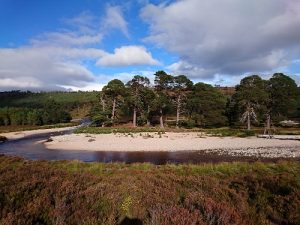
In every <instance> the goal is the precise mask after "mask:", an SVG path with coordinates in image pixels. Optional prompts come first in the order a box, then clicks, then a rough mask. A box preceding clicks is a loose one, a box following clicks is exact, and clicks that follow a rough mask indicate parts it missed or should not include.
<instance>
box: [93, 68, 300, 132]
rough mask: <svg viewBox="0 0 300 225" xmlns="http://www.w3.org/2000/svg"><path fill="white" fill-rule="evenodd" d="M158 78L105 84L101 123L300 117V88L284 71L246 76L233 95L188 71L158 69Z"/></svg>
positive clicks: (236, 122) (206, 123)
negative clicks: (195, 79)
mask: <svg viewBox="0 0 300 225" xmlns="http://www.w3.org/2000/svg"><path fill="white" fill-rule="evenodd" d="M154 75H155V80H154V84H151V83H150V81H149V79H148V78H147V77H143V76H140V75H136V76H134V77H133V78H132V80H130V81H129V82H127V83H126V84H124V83H123V82H122V81H120V80H118V79H114V80H112V81H110V82H108V84H107V85H106V86H104V87H103V89H102V91H101V92H100V94H99V101H98V103H97V104H96V105H94V107H93V108H92V110H91V116H92V120H93V122H94V125H96V126H111V125H114V124H117V123H126V122H128V121H132V123H133V126H134V127H136V126H142V125H145V124H148V125H150V124H152V125H153V124H160V126H161V127H162V128H163V127H164V126H165V124H168V125H170V126H176V127H180V126H183V127H195V126H197V127H220V126H225V125H230V126H243V125H247V127H248V129H250V128H251V125H252V124H255V125H256V126H264V125H265V126H266V127H267V129H270V128H271V125H272V123H278V122H279V121H281V120H283V119H287V118H290V117H299V115H300V114H299V106H300V89H299V87H297V84H296V83H295V81H294V80H293V79H292V78H290V77H289V76H287V75H284V74H282V73H275V74H274V75H273V76H272V77H271V78H270V79H269V80H263V79H262V78H261V77H260V76H258V75H252V76H248V77H245V78H244V79H242V80H241V82H240V84H239V85H237V86H236V91H235V93H234V94H233V96H225V95H224V94H222V92H221V91H220V90H219V89H218V88H216V87H213V86H211V85H209V84H205V83H196V84H194V83H193V82H192V81H191V80H189V79H188V78H187V77H186V76H185V75H179V76H172V75H169V74H167V73H165V72H164V71H158V72H156V73H155V74H154Z"/></svg>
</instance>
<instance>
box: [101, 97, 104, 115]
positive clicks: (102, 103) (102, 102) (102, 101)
mask: <svg viewBox="0 0 300 225" xmlns="http://www.w3.org/2000/svg"><path fill="white" fill-rule="evenodd" d="M100 101H101V105H102V111H103V112H104V111H105V102H104V99H103V97H102V96H101V99H100Z"/></svg>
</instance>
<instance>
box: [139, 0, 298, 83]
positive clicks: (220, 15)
mask: <svg viewBox="0 0 300 225" xmlns="http://www.w3.org/2000/svg"><path fill="white" fill-rule="evenodd" d="M299 12H300V1H299V0H253V1H244V0H222V1H220V0H185V1H180V0H178V1H175V2H172V3H170V4H161V5H153V4H148V5H147V6H146V7H144V8H143V9H142V11H141V16H142V18H143V19H144V20H145V21H147V22H148V23H149V25H150V35H149V36H148V37H147V38H146V39H145V40H146V41H148V42H152V43H155V44H157V45H158V46H160V47H164V48H166V49H167V50H169V51H171V52H174V53H176V54H178V55H179V57H180V61H179V62H177V63H175V64H173V65H171V66H170V67H169V69H173V72H175V73H180V72H185V73H186V74H187V75H189V73H191V74H192V75H193V77H204V78H213V77H214V76H215V74H232V75H239V74H244V73H247V72H266V71H271V70H273V69H276V68H279V67H283V66H286V65H287V64H288V62H289V61H291V60H294V59H296V57H297V56H299V55H298V54H299V51H300V42H299V40H300V29H297V28H298V27H300V13H299Z"/></svg>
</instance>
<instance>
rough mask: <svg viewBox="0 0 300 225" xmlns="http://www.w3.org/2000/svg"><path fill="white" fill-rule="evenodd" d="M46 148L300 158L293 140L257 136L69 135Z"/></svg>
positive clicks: (168, 133)
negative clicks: (191, 152) (203, 152)
mask: <svg viewBox="0 0 300 225" xmlns="http://www.w3.org/2000/svg"><path fill="white" fill-rule="evenodd" d="M45 146H46V148H48V149H53V150H55V149H60V150H80V151H109V152H114V151H117V152H122V151H123V152H136V151H153V152H175V151H205V152H208V153H216V154H221V155H222V154H226V155H232V156H255V157H268V158H279V157H283V158H297V157H300V142H299V141H296V140H277V139H261V138H257V137H248V138H239V137H212V136H209V135H205V134H203V133H195V132H192V133H187V132H185V133H172V132H167V133H165V134H161V133H136V134H93V135H91V134H69V135H62V136H55V137H53V138H51V142H46V143H45Z"/></svg>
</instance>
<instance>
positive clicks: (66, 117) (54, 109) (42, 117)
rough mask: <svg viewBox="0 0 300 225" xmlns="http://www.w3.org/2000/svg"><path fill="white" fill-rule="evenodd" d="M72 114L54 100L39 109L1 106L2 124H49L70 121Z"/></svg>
mask: <svg viewBox="0 0 300 225" xmlns="http://www.w3.org/2000/svg"><path fill="white" fill-rule="evenodd" d="M70 120H71V115H70V114H69V113H68V112H67V111H65V110H64V108H63V107H62V106H61V105H60V104H58V103H57V102H55V101H54V100H48V101H46V102H45V103H44V106H43V107H42V108H39V109H31V108H15V107H12V108H8V107H5V108H1V109H0V126H9V125H13V126H18V125H37V126H41V125H48V124H57V123H67V122H70Z"/></svg>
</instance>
